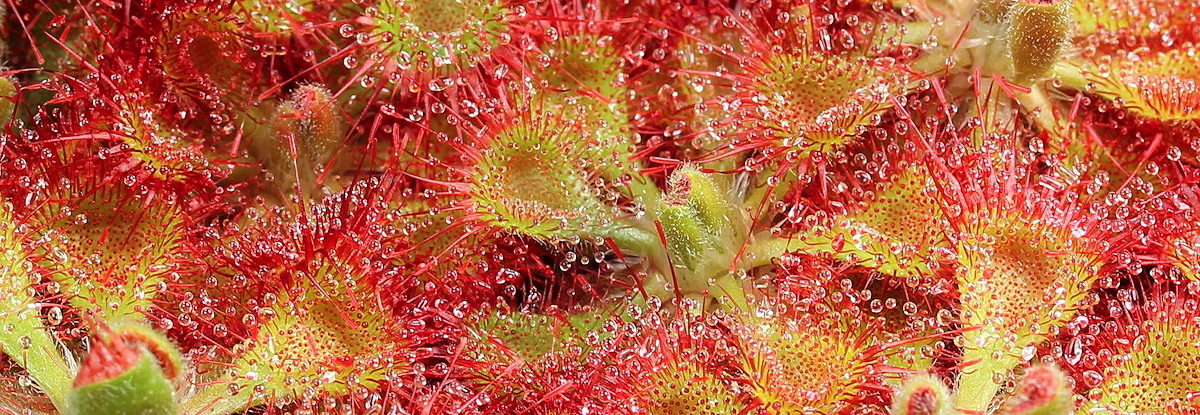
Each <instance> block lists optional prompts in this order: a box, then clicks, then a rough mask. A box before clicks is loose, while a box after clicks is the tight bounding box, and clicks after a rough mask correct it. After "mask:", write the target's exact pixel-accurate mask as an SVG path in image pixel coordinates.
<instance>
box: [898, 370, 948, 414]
mask: <svg viewBox="0 0 1200 415" xmlns="http://www.w3.org/2000/svg"><path fill="white" fill-rule="evenodd" d="M953 413H954V410H953V409H952V405H951V402H950V392H948V391H947V390H946V385H943V384H942V382H941V381H940V380H938V378H936V377H934V376H931V375H918V376H914V377H912V378H911V379H909V380H908V381H907V382H905V383H904V385H903V387H901V388H900V390H899V391H896V396H895V398H893V399H892V415H949V414H953Z"/></svg>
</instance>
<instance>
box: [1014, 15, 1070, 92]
mask: <svg viewBox="0 0 1200 415" xmlns="http://www.w3.org/2000/svg"><path fill="white" fill-rule="evenodd" d="M1072 13H1073V12H1072V9H1071V2H1070V1H1069V0H1020V1H1017V2H1015V3H1013V5H1012V6H1011V8H1010V9H1009V12H1008V19H1009V25H1008V30H1007V32H1006V33H1005V36H1006V37H1007V40H1008V46H1009V56H1010V57H1011V59H1012V65H1013V71H1014V74H1015V75H1016V77H1017V79H1018V80H1019V81H1030V80H1034V79H1037V78H1040V77H1042V76H1044V75H1045V74H1046V73H1047V72H1048V71H1050V68H1051V67H1053V66H1054V64H1055V63H1058V61H1059V60H1060V59H1061V58H1062V55H1063V52H1065V51H1066V48H1067V45H1069V41H1070V39H1071V36H1072V33H1073V31H1074V28H1075V20H1074V17H1073V14H1072Z"/></svg>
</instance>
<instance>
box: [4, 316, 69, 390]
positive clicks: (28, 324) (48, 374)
mask: <svg viewBox="0 0 1200 415" xmlns="http://www.w3.org/2000/svg"><path fill="white" fill-rule="evenodd" d="M6 321H7V322H9V324H13V326H14V327H15V329H14V330H13V331H12V333H9V334H6V335H4V336H0V346H2V347H3V349H4V353H5V354H7V355H9V356H10V357H12V359H13V360H14V361H16V362H17V363H18V364H19V365H21V367H23V368H25V371H26V372H29V377H30V378H32V379H33V381H34V382H36V383H37V384H38V387H40V388H42V391H43V392H45V393H46V396H49V397H50V401H51V402H52V403H53V404H54V407H55V408H58V409H59V411H65V410H66V403H67V392H69V391H70V390H71V375H70V368H69V366H68V365H67V362H66V358H64V357H63V354H62V352H60V351H59V347H58V343H57V342H56V341H55V340H54V339H53V338H51V337H50V334H49V333H47V332H46V329H45V328H44V327H42V324H41V320H39V319H38V318H37V316H32V317H25V318H20V317H17V318H13V319H6ZM21 343H24V345H26V346H28V347H22V346H23V345H22V344H21Z"/></svg>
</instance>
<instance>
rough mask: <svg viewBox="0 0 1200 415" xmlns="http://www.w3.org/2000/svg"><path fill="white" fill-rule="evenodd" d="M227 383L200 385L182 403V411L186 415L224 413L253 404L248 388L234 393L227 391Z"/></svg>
mask: <svg viewBox="0 0 1200 415" xmlns="http://www.w3.org/2000/svg"><path fill="white" fill-rule="evenodd" d="M228 386H229V384H228V383H225V382H217V383H212V384H208V385H205V386H201V387H200V389H199V390H198V391H196V394H195V395H192V397H191V398H189V399H188V400H187V401H186V402H184V403H183V405H181V406H182V409H183V413H184V414H186V415H199V414H206V415H217V414H219V415H226V414H232V413H234V412H238V411H243V410H245V409H246V408H249V407H251V406H253V404H254V402H252V399H251V398H250V395H249V392H247V390H248V388H242V389H240V390H239V391H238V392H237V393H236V394H232V395H231V394H230V393H229V387H228Z"/></svg>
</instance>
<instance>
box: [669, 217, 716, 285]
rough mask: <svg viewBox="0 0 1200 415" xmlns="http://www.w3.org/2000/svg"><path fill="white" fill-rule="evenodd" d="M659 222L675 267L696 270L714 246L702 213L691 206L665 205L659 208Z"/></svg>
mask: <svg viewBox="0 0 1200 415" xmlns="http://www.w3.org/2000/svg"><path fill="white" fill-rule="evenodd" d="M658 220H659V222H660V223H662V230H663V234H664V235H665V236H666V239H667V251H668V252H670V254H671V258H672V262H673V263H674V264H675V266H679V267H684V268H687V269H694V268H695V267H696V265H697V264H698V263H699V261H700V258H702V257H703V254H704V252H705V251H707V250H708V249H710V248H711V247H712V246H713V242H714V240H713V235H712V233H711V232H709V231H708V230H707V229H705V228H704V226H703V225H702V222H701V220H700V212H698V211H696V208H694V207H692V206H691V205H688V204H672V203H663V204H662V205H660V206H659V208H658Z"/></svg>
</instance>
